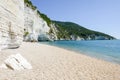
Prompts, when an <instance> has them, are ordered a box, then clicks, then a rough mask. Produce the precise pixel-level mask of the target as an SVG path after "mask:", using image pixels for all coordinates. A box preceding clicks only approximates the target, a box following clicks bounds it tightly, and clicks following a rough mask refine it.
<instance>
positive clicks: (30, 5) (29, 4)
mask: <svg viewBox="0 0 120 80" xmlns="http://www.w3.org/2000/svg"><path fill="white" fill-rule="evenodd" d="M24 3H25V4H26V5H27V6H29V7H31V8H32V9H33V10H36V9H37V7H36V6H34V5H33V4H32V2H31V1H30V0H24Z"/></svg>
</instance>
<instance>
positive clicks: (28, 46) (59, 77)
mask: <svg viewBox="0 0 120 80" xmlns="http://www.w3.org/2000/svg"><path fill="white" fill-rule="evenodd" d="M16 53H20V54H21V55H22V56H23V57H24V58H26V59H27V60H28V62H29V63H30V64H31V65H32V67H33V68H32V69H31V70H27V69H25V70H21V71H14V70H9V69H0V80H120V65H118V64H113V63H110V62H106V61H102V60H98V59H95V58H91V57H89V56H85V55H82V54H77V53H75V52H72V51H68V50H65V49H61V48H58V47H54V46H49V45H45V44H39V43H29V42H28V43H27V42H23V44H22V45H21V47H20V48H18V49H6V50H3V51H1V52H0V65H1V64H2V63H3V61H4V60H5V59H6V58H7V57H8V56H9V55H11V54H16Z"/></svg>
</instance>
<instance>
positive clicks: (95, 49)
mask: <svg viewBox="0 0 120 80" xmlns="http://www.w3.org/2000/svg"><path fill="white" fill-rule="evenodd" d="M42 43H43V44H48V45H53V46H57V47H61V48H65V49H68V50H72V51H75V52H78V53H81V54H85V55H88V56H91V57H95V58H98V59H103V60H106V61H109V62H113V63H118V64H120V40H94V41H55V42H42Z"/></svg>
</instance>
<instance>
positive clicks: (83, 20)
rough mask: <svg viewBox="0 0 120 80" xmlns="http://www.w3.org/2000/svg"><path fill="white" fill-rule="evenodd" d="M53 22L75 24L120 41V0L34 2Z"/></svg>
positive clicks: (47, 0) (34, 0) (38, 0)
mask: <svg viewBox="0 0 120 80" xmlns="http://www.w3.org/2000/svg"><path fill="white" fill-rule="evenodd" d="M32 2H33V4H34V5H35V6H37V7H38V9H39V10H40V12H42V13H45V14H46V15H47V16H48V17H49V18H51V19H52V20H57V21H70V22H75V23H77V24H79V25H81V26H84V27H86V28H88V29H92V30H96V31H100V32H104V33H107V34H110V35H112V36H114V37H116V38H119V39H120V0H32Z"/></svg>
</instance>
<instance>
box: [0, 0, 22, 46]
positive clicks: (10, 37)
mask: <svg viewBox="0 0 120 80" xmlns="http://www.w3.org/2000/svg"><path fill="white" fill-rule="evenodd" d="M23 29H24V1H23V0H0V47H1V48H2V46H6V45H8V46H9V44H11V43H13V42H14V43H16V44H18V45H19V44H21V42H22V41H23Z"/></svg>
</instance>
